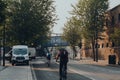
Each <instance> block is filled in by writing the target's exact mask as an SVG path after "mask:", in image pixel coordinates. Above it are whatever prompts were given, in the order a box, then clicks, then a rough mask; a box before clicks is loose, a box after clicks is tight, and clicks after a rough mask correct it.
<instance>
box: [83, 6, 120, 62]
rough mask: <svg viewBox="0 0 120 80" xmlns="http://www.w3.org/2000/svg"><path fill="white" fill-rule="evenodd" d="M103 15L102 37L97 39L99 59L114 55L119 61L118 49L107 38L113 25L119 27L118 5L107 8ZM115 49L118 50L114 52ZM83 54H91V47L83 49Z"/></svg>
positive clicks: (119, 8)
mask: <svg viewBox="0 0 120 80" xmlns="http://www.w3.org/2000/svg"><path fill="white" fill-rule="evenodd" d="M105 15H106V18H105V20H106V22H105V26H104V29H105V31H104V32H103V33H102V35H104V36H103V38H104V39H103V40H98V44H99V48H98V54H99V59H105V60H108V56H109V55H116V57H117V61H120V50H119V48H118V47H117V48H116V47H115V46H114V47H113V43H114V42H111V41H110V39H109V36H110V34H111V33H113V32H114V27H117V28H120V5H118V6H116V7H114V8H112V9H110V10H108V11H107V12H106V14H105ZM115 50H118V52H117V53H115ZM85 54H86V56H93V53H92V49H87V50H85ZM117 61H116V62H117Z"/></svg>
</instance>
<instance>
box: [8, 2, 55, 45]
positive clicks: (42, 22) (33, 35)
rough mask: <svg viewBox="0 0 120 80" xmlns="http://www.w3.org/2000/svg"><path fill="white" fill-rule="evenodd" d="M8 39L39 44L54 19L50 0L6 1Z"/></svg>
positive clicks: (17, 42)
mask: <svg viewBox="0 0 120 80" xmlns="http://www.w3.org/2000/svg"><path fill="white" fill-rule="evenodd" d="M8 4H9V5H8V15H9V20H10V21H9V22H10V24H9V25H8V26H9V30H8V31H7V34H8V35H9V39H8V40H9V41H10V42H13V44H31V43H33V44H35V45H40V44H42V43H43V42H44V41H46V40H47V36H48V34H49V32H50V30H51V28H52V27H53V25H54V23H55V21H56V14H55V7H54V5H53V1H52V0H18V1H17V0H11V1H8Z"/></svg>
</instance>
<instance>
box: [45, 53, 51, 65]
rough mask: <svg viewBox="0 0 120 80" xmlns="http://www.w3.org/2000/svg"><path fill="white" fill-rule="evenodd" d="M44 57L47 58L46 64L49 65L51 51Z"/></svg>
mask: <svg viewBox="0 0 120 80" xmlns="http://www.w3.org/2000/svg"><path fill="white" fill-rule="evenodd" d="M46 58H47V64H48V66H50V61H51V53H50V52H48V53H47V55H46Z"/></svg>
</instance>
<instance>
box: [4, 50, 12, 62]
mask: <svg viewBox="0 0 120 80" xmlns="http://www.w3.org/2000/svg"><path fill="white" fill-rule="evenodd" d="M11 57H12V50H10V51H9V52H8V53H6V54H5V59H6V60H8V61H9V62H11Z"/></svg>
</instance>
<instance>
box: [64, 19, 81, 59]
mask: <svg viewBox="0 0 120 80" xmlns="http://www.w3.org/2000/svg"><path fill="white" fill-rule="evenodd" d="M75 20H76V19H75V17H71V18H70V19H69V20H68V21H67V23H66V24H65V25H64V28H63V38H64V39H65V40H66V41H67V42H68V43H69V44H70V46H71V47H72V49H73V59H74V58H75V57H76V56H77V53H76V49H75V46H76V45H78V44H79V43H80V42H81V35H80V31H79V30H80V29H79V27H78V26H77V21H75Z"/></svg>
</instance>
